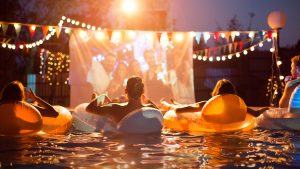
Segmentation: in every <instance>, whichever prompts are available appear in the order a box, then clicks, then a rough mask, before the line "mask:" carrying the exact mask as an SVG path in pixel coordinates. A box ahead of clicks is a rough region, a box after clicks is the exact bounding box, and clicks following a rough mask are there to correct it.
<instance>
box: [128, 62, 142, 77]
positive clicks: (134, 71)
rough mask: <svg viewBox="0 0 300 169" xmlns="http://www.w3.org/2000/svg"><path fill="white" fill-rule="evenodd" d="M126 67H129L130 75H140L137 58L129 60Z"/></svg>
mask: <svg viewBox="0 0 300 169" xmlns="http://www.w3.org/2000/svg"><path fill="white" fill-rule="evenodd" d="M128 68H129V74H130V75H131V76H139V75H141V67H140V63H139V62H138V61H137V60H133V61H131V62H130V64H129V67H128Z"/></svg>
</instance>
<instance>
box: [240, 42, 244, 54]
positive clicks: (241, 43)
mask: <svg viewBox="0 0 300 169" xmlns="http://www.w3.org/2000/svg"><path fill="white" fill-rule="evenodd" d="M243 45H244V44H243V41H240V52H241V51H242V50H243Z"/></svg>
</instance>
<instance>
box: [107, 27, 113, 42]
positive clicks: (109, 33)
mask: <svg viewBox="0 0 300 169" xmlns="http://www.w3.org/2000/svg"><path fill="white" fill-rule="evenodd" d="M106 33H107V35H108V40H109V41H110V39H111V36H112V30H106Z"/></svg>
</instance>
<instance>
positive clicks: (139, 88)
mask: <svg viewBox="0 0 300 169" xmlns="http://www.w3.org/2000/svg"><path fill="white" fill-rule="evenodd" d="M126 90H127V94H128V98H133V99H136V100H137V99H139V98H140V97H141V96H142V94H143V92H144V84H143V82H142V79H141V78H140V77H135V76H133V77H131V78H129V79H128V81H127V85H126Z"/></svg>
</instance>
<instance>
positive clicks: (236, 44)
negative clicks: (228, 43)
mask: <svg viewBox="0 0 300 169" xmlns="http://www.w3.org/2000/svg"><path fill="white" fill-rule="evenodd" d="M237 46H238V43H237V42H234V43H233V49H234V52H236V48H237Z"/></svg>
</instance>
